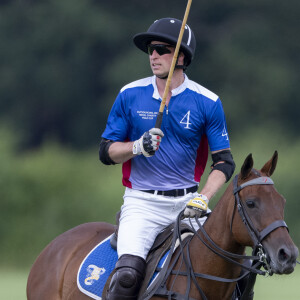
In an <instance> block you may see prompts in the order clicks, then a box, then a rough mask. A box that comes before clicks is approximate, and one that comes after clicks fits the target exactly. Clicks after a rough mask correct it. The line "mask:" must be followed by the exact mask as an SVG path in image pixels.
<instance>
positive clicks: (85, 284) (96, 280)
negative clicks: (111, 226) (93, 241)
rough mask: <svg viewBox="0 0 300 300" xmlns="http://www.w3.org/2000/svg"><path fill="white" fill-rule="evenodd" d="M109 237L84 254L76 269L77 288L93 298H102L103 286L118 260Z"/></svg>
mask: <svg viewBox="0 0 300 300" xmlns="http://www.w3.org/2000/svg"><path fill="white" fill-rule="evenodd" d="M110 237H111V236H109V237H108V238H106V239H105V240H104V241H102V242H101V243H100V244H98V245H97V246H96V247H95V248H94V249H93V250H92V251H91V252H90V253H89V254H88V255H87V256H86V258H85V259H84V260H83V262H82V264H81V266H80V268H79V270H78V274H77V285H78V288H79V289H80V291H82V292H83V293H84V294H86V295H88V296H89V297H91V298H93V299H98V300H102V298H101V295H102V291H103V288H104V286H105V283H106V281H107V279H108V277H109V275H110V274H111V272H112V271H113V270H114V268H115V265H116V262H117V260H118V254H117V251H116V250H114V249H113V248H112V247H111V246H110V242H109V240H110Z"/></svg>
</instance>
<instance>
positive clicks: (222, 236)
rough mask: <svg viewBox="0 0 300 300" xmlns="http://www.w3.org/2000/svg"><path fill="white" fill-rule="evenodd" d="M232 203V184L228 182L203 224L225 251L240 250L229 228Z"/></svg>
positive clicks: (233, 201) (233, 200)
mask: <svg viewBox="0 0 300 300" xmlns="http://www.w3.org/2000/svg"><path fill="white" fill-rule="evenodd" d="M234 203H235V199H234V196H233V185H232V184H230V185H229V186H228V188H227V189H226V191H225V193H224V194H223V196H222V197H221V199H220V200H219V201H218V203H217V205H216V207H215V208H214V210H213V212H212V214H211V216H210V217H209V218H208V220H207V221H206V222H205V225H204V228H205V230H206V232H207V233H208V235H209V236H210V237H211V239H212V240H213V241H214V242H215V243H216V244H217V245H218V246H219V247H221V248H222V249H224V250H226V251H241V250H240V248H241V246H240V245H239V244H238V243H236V242H235V240H234V236H233V234H232V231H231V228H230V226H231V221H232V214H233V212H234Z"/></svg>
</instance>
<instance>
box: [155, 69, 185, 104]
mask: <svg viewBox="0 0 300 300" xmlns="http://www.w3.org/2000/svg"><path fill="white" fill-rule="evenodd" d="M183 76H184V81H183V83H182V84H181V85H180V86H178V87H177V88H176V89H174V90H172V91H171V93H172V96H177V95H179V94H180V93H182V92H183V91H184V90H185V89H186V88H187V85H188V80H189V79H188V77H187V75H186V74H183ZM152 85H153V88H154V91H153V95H152V97H153V98H154V99H157V100H159V99H160V100H162V99H161V97H160V95H159V92H158V88H157V84H156V76H155V75H153V76H152Z"/></svg>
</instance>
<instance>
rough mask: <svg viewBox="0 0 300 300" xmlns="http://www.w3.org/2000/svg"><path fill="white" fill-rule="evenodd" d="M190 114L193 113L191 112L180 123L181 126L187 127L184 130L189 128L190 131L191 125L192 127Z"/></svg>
mask: <svg viewBox="0 0 300 300" xmlns="http://www.w3.org/2000/svg"><path fill="white" fill-rule="evenodd" d="M190 114H191V111H190V110H189V111H188V112H187V113H186V114H185V115H184V117H183V118H182V120H181V121H180V124H185V125H186V126H185V127H184V128H188V129H190V127H189V125H191V124H192V123H190Z"/></svg>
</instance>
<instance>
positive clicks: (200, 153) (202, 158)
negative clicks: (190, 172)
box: [194, 134, 208, 182]
mask: <svg viewBox="0 0 300 300" xmlns="http://www.w3.org/2000/svg"><path fill="white" fill-rule="evenodd" d="M207 158H208V140H207V137H206V135H205V134H204V135H202V137H201V141H200V145H199V148H198V150H197V157H196V165H195V173H194V180H195V181H197V182H200V179H201V176H202V174H203V173H204V170H205V167H206V163H207Z"/></svg>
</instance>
